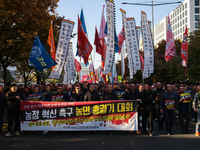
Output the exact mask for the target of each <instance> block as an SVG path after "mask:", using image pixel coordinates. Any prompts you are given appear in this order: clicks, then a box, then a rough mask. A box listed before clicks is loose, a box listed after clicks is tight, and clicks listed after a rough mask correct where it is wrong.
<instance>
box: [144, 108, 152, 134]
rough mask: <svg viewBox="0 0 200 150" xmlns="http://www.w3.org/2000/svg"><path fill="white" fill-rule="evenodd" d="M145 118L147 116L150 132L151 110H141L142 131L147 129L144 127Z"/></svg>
mask: <svg viewBox="0 0 200 150" xmlns="http://www.w3.org/2000/svg"><path fill="white" fill-rule="evenodd" d="M147 118H149V122H148V124H149V126H148V128H149V133H152V132H153V112H152V111H150V110H143V111H142V129H143V132H146V131H147V129H146V124H147Z"/></svg>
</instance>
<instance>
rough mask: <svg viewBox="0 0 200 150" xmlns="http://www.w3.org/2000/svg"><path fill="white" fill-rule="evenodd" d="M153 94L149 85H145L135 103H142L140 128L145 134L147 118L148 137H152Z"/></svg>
mask: <svg viewBox="0 0 200 150" xmlns="http://www.w3.org/2000/svg"><path fill="white" fill-rule="evenodd" d="M153 98H154V95H153V92H152V91H151V87H150V85H149V84H145V86H144V91H143V92H142V93H141V94H140V95H139V99H137V101H142V128H143V134H146V132H147V129H146V124H147V118H149V135H150V136H153Z"/></svg>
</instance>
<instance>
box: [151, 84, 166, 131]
mask: <svg viewBox="0 0 200 150" xmlns="http://www.w3.org/2000/svg"><path fill="white" fill-rule="evenodd" d="M156 85H157V89H156V90H155V91H154V99H155V105H154V109H155V115H156V118H157V122H158V129H159V130H161V129H162V128H163V123H164V117H162V116H163V115H162V114H161V113H160V100H161V96H162V94H163V93H165V91H164V90H163V89H162V87H163V86H162V83H161V82H157V84H156Z"/></svg>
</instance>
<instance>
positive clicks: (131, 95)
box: [124, 90, 139, 100]
mask: <svg viewBox="0 0 200 150" xmlns="http://www.w3.org/2000/svg"><path fill="white" fill-rule="evenodd" d="M138 97H139V93H138V92H137V91H135V92H134V93H133V91H131V90H128V91H127V92H125V94H124V99H125V100H136V99H137V98H138Z"/></svg>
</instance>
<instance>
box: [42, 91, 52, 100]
mask: <svg viewBox="0 0 200 150" xmlns="http://www.w3.org/2000/svg"><path fill="white" fill-rule="evenodd" d="M52 95H54V94H53V93H52V92H49V93H46V92H43V94H42V101H46V102H51V101H52Z"/></svg>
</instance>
